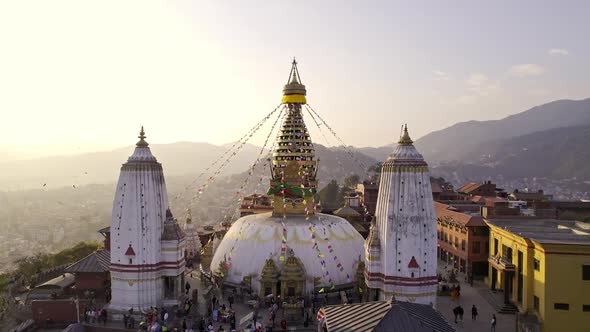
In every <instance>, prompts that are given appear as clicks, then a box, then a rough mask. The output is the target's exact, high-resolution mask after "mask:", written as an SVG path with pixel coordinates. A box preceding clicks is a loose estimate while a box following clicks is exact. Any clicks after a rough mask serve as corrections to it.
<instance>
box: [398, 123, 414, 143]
mask: <svg viewBox="0 0 590 332" xmlns="http://www.w3.org/2000/svg"><path fill="white" fill-rule="evenodd" d="M397 143H398V144H401V145H412V143H414V141H412V139H411V138H410V134H408V124H405V125H404V134H403V135H402V137H401V138H400V139H399V142H397Z"/></svg>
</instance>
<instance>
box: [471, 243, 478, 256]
mask: <svg viewBox="0 0 590 332" xmlns="http://www.w3.org/2000/svg"><path fill="white" fill-rule="evenodd" d="M479 247H480V243H479V241H473V245H472V246H471V252H472V253H474V254H479Z"/></svg>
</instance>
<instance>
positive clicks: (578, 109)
mask: <svg viewBox="0 0 590 332" xmlns="http://www.w3.org/2000/svg"><path fill="white" fill-rule="evenodd" d="M581 125H590V98H589V99H584V100H557V101H554V102H550V103H547V104H544V105H540V106H536V107H533V108H531V109H529V110H527V111H524V112H522V113H518V114H514V115H511V116H508V117H506V118H504V119H501V120H492V121H468V122H460V123H457V124H455V125H453V126H450V127H448V128H445V129H442V130H439V131H435V132H432V133H430V134H428V135H426V136H424V137H422V138H420V139H418V140H417V141H416V147H417V148H418V149H419V150H420V151H421V152H422V154H423V155H424V157H425V158H426V159H427V160H429V161H432V162H438V161H453V160H459V161H462V160H464V159H465V158H466V157H467V156H470V155H473V153H474V152H476V151H475V149H477V148H479V147H480V146H482V145H483V143H485V142H491V141H497V140H501V139H509V138H513V137H518V136H523V135H527V134H531V133H534V132H541V131H545V130H549V129H554V128H565V127H574V126H581Z"/></svg>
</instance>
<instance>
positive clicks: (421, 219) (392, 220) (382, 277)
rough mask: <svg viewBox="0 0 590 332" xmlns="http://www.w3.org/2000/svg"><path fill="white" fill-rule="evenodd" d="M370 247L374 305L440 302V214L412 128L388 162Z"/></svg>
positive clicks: (369, 272) (368, 259) (369, 275)
mask: <svg viewBox="0 0 590 332" xmlns="http://www.w3.org/2000/svg"><path fill="white" fill-rule="evenodd" d="M375 218H376V222H375V223H373V225H372V226H371V230H370V233H369V237H368V238H367V244H366V270H365V279H366V284H367V287H368V288H369V289H370V292H369V293H370V295H369V297H370V300H391V299H395V300H398V301H405V302H416V303H421V304H432V305H434V304H435V303H436V288H437V284H438V279H437V274H436V264H437V260H436V246H437V238H436V214H435V211H434V203H433V200H432V188H431V185H430V175H429V172H428V165H427V164H426V162H425V161H424V158H423V157H422V155H421V154H420V153H419V152H418V151H417V150H416V148H415V147H414V145H413V142H412V140H411V139H410V135H409V134H408V127H407V126H405V127H404V132H403V135H402V137H401V139H400V140H399V142H398V145H397V147H396V148H395V150H394V151H393V153H392V154H391V155H390V156H389V158H388V159H387V160H386V161H385V162H384V163H383V167H382V169H381V179H380V184H379V194H378V196H377V209H376V211H375Z"/></svg>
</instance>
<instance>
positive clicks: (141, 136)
mask: <svg viewBox="0 0 590 332" xmlns="http://www.w3.org/2000/svg"><path fill="white" fill-rule="evenodd" d="M137 138H139V142H137V146H141V147H146V146H148V142H146V141H145V138H146V136H145V132H144V131H143V126H141V130H140V131H139V136H137Z"/></svg>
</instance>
